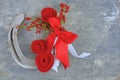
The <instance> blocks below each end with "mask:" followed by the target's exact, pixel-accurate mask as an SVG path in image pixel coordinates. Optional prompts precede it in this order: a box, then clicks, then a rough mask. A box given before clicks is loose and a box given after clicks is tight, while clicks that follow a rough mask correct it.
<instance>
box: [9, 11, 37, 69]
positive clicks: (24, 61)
mask: <svg viewBox="0 0 120 80" xmlns="http://www.w3.org/2000/svg"><path fill="white" fill-rule="evenodd" d="M23 20H24V14H23V13H21V14H19V15H18V16H16V17H15V19H14V21H13V23H12V24H11V28H10V30H9V34H8V43H9V46H10V52H11V54H12V57H13V58H14V60H15V61H16V62H17V63H18V64H19V65H20V66H21V67H23V68H27V69H36V65H35V62H34V60H31V59H28V58H27V57H25V56H24V55H23V53H22V51H21V49H20V46H19V43H18V37H17V36H18V35H17V34H18V31H19V28H16V26H17V25H20V24H21V23H22V21H23Z"/></svg>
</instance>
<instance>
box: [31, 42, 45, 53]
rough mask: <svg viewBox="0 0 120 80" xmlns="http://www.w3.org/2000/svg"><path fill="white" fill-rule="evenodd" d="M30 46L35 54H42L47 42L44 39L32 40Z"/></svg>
mask: <svg viewBox="0 0 120 80" xmlns="http://www.w3.org/2000/svg"><path fill="white" fill-rule="evenodd" d="M31 48H32V51H33V52H34V53H35V54H42V52H44V51H45V50H47V43H46V41H45V40H34V41H33V42H32V44H31Z"/></svg>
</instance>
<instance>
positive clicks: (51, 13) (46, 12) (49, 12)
mask: <svg viewBox="0 0 120 80" xmlns="http://www.w3.org/2000/svg"><path fill="white" fill-rule="evenodd" d="M41 16H42V20H43V21H44V22H48V19H49V18H51V17H56V16H57V12H56V10H55V9H53V8H51V7H46V8H44V9H43V10H42V11H41Z"/></svg>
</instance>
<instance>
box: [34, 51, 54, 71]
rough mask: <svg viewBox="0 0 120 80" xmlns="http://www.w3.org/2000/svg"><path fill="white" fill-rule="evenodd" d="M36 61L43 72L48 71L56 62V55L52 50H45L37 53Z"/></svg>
mask: <svg viewBox="0 0 120 80" xmlns="http://www.w3.org/2000/svg"><path fill="white" fill-rule="evenodd" d="M35 63H36V65H37V68H38V69H39V70H40V71H41V72H47V71H49V70H50V69H51V67H52V65H53V63H54V57H53V55H52V54H51V53H50V52H43V53H42V54H39V55H37V57H36V59H35Z"/></svg>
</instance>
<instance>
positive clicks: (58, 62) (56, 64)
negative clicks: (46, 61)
mask: <svg viewBox="0 0 120 80" xmlns="http://www.w3.org/2000/svg"><path fill="white" fill-rule="evenodd" d="M59 64H60V61H59V60H58V59H56V58H55V59H54V64H53V66H52V69H53V70H55V71H56V72H58V69H57V67H59Z"/></svg>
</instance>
